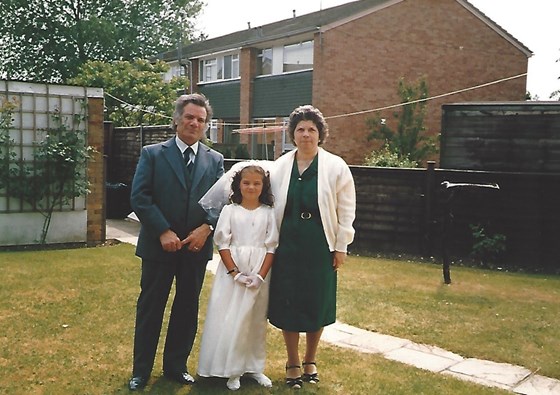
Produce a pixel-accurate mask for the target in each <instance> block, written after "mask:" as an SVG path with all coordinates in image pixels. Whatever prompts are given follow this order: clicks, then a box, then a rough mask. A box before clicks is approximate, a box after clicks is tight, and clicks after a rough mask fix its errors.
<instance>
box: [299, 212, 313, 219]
mask: <svg viewBox="0 0 560 395" xmlns="http://www.w3.org/2000/svg"><path fill="white" fill-rule="evenodd" d="M300 216H301V219H310V218H311V213H310V212H307V211H305V212H302V213H301V215H300Z"/></svg>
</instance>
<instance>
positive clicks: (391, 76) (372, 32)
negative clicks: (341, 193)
mask: <svg viewBox="0 0 560 395" xmlns="http://www.w3.org/2000/svg"><path fill="white" fill-rule="evenodd" d="M178 53H181V56H180V57H179V56H178ZM531 55H532V53H531V51H530V50H529V49H528V48H527V47H526V46H524V45H523V44H522V43H521V42H519V41H518V40H517V39H515V37H513V36H511V35H510V34H509V33H508V32H507V31H505V30H504V29H503V28H501V27H500V26H499V25H497V24H496V23H495V22H493V21H492V20H490V19H489V18H488V17H487V16H485V15H484V14H483V13H482V12H481V11H479V10H478V9H477V8H475V7H474V6H473V5H471V4H470V3H469V2H468V1H466V0H360V1H354V2H351V3H347V4H343V5H340V6H337V7H332V8H328V9H324V10H321V11H317V12H313V13H310V14H306V15H301V16H295V15H294V17H293V18H290V19H286V20H282V21H278V22H275V23H271V24H267V25H264V26H258V27H250V26H249V27H248V28H247V29H246V30H242V31H237V32H233V33H231V34H228V35H225V36H221V37H217V38H213V39H209V40H205V41H201V42H197V43H193V44H191V45H188V46H185V47H183V48H181V51H177V50H174V51H170V52H167V53H164V54H162V56H161V57H162V59H163V60H164V61H166V62H168V63H169V64H170V65H171V66H172V67H171V72H170V73H171V74H173V73H183V72H184V71H186V72H187V73H188V75H189V77H190V79H191V81H192V87H191V89H192V90H193V91H197V92H201V93H204V94H205V95H206V96H207V97H208V98H209V99H210V101H211V103H212V105H213V107H214V110H215V114H214V119H215V120H214V122H213V124H212V127H211V129H210V132H209V133H210V137H211V139H212V140H214V141H215V142H216V143H217V147H220V146H221V147H222V148H227V147H229V148H231V149H233V148H234V147H236V146H237V145H238V144H239V143H241V144H247V147H248V150H249V152H250V154H251V157H253V158H265V157H266V158H272V157H278V156H279V155H281V153H282V152H284V151H285V150H288V149H291V148H292V146H291V145H290V142H289V139H288V138H287V136H285V133H284V132H283V128H282V125H283V124H285V120H286V117H287V116H288V115H289V114H290V112H291V111H292V110H293V108H295V107H296V106H298V105H301V104H309V103H311V104H313V105H315V106H316V107H318V108H319V109H321V111H322V112H323V114H324V115H325V117H327V121H328V123H329V127H330V137H329V139H328V141H327V142H326V144H325V148H327V149H329V150H330V151H332V152H334V153H336V154H338V155H340V156H342V157H343V158H344V159H345V160H346V161H347V162H348V163H350V164H361V163H363V159H364V157H365V156H366V155H367V154H369V153H370V152H371V151H372V149H374V148H375V147H374V144H373V142H371V141H368V140H367V135H368V132H369V130H368V128H367V126H366V120H367V119H368V118H371V117H372V116H373V115H374V112H372V111H371V110H373V109H378V108H382V107H386V106H390V105H394V104H398V103H399V102H400V98H399V96H398V93H397V85H398V81H399V79H400V78H404V79H405V81H406V82H407V83H409V84H415V83H416V82H417V81H418V79H419V78H421V77H422V78H425V79H426V81H427V83H428V88H429V95H430V96H431V97H433V96H437V97H438V98H437V99H433V100H430V101H429V102H428V112H427V117H426V126H427V129H428V131H429V133H431V134H438V133H439V131H440V123H441V106H442V105H443V104H446V103H453V102H469V101H517V100H524V99H525V93H526V79H527V77H526V73H527V66H528V58H529V57H530V56H531ZM514 76H517V78H512V79H507V78H508V77H514ZM502 79H507V80H506V81H502V82H500V83H495V84H490V85H487V86H483V87H479V88H476V89H470V90H466V91H462V90H465V89H466V88H471V87H476V86H479V85H483V84H487V83H489V82H493V81H498V80H502ZM456 91H462V92H461V93H455V94H452V95H445V94H447V93H450V92H456ZM441 95H444V96H441ZM393 111H395V110H394V109H390V110H386V111H384V112H383V113H382V116H384V117H386V118H387V120H388V122H394V121H393V118H392V116H391V114H392V113H393ZM263 126H266V127H263ZM246 132H254V133H247V134H246Z"/></svg>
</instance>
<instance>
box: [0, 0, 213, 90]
mask: <svg viewBox="0 0 560 395" xmlns="http://www.w3.org/2000/svg"><path fill="white" fill-rule="evenodd" d="M202 6H203V2H202V0H128V1H123V0H87V1H84V0H2V2H0V15H2V18H0V37H1V38H0V59H2V63H1V65H0V78H3V79H17V80H26V81H38V82H56V83H60V82H66V81H67V79H69V78H71V77H73V76H75V75H76V73H77V71H78V69H79V67H80V66H81V65H82V64H84V63H85V62H87V61H88V60H99V61H111V60H132V59H136V58H144V59H146V58H150V57H152V56H155V55H156V54H158V53H160V52H163V51H165V50H169V49H171V48H174V47H176V46H177V45H178V44H179V41H181V44H183V43H188V42H190V41H191V40H195V39H196V38H197V37H198V34H197V33H196V32H195V29H194V21H195V20H196V17H197V16H198V14H199V13H200V11H201V9H202Z"/></svg>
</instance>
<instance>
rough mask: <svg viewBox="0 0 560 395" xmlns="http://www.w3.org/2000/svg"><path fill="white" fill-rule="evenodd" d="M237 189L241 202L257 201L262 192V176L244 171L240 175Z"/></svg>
mask: <svg viewBox="0 0 560 395" xmlns="http://www.w3.org/2000/svg"><path fill="white" fill-rule="evenodd" d="M239 189H240V192H241V196H242V197H243V200H246V201H258V200H259V196H261V193H262V190H263V179H262V175H260V174H259V173H257V172H255V171H244V172H243V174H242V175H241V182H240V183H239Z"/></svg>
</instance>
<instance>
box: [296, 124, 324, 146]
mask: <svg viewBox="0 0 560 395" xmlns="http://www.w3.org/2000/svg"><path fill="white" fill-rule="evenodd" d="M294 142H295V143H296V146H297V147H298V149H300V150H309V151H313V150H316V149H317V147H319V129H317V126H316V125H315V123H314V122H313V121H307V120H303V121H300V122H299V123H298V124H297V126H296V128H295V130H294Z"/></svg>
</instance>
